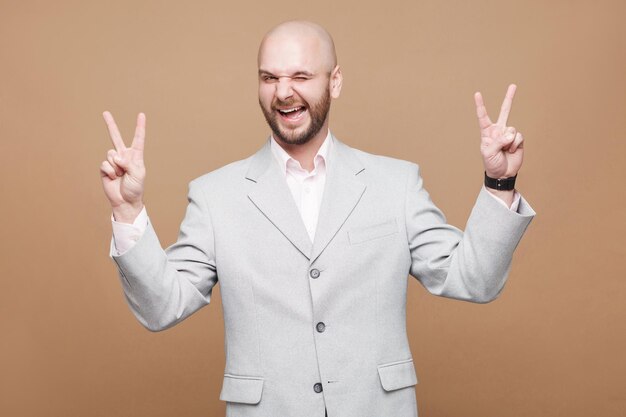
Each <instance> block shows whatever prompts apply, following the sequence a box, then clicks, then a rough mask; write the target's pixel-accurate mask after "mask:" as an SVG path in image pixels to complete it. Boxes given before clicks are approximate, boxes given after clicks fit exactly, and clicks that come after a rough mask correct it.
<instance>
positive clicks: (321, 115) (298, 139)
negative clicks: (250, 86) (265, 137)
mask: <svg viewBox="0 0 626 417" xmlns="http://www.w3.org/2000/svg"><path fill="white" fill-rule="evenodd" d="M330 101H331V100H330V90H329V89H328V88H327V89H326V91H325V92H324V95H323V96H322V98H321V99H320V100H319V101H318V102H317V103H315V104H314V105H313V106H312V107H311V106H308V105H307V111H308V112H309V115H310V117H311V123H310V124H309V127H308V128H307V129H306V130H305V131H304V132H302V133H301V134H300V135H297V136H296V135H295V134H293V133H292V134H289V133H286V132H282V131H281V130H280V126H279V125H278V121H277V118H278V117H280V116H279V115H277V114H276V112H275V111H274V109H270V110H269V112H268V111H267V110H266V109H265V107H263V104H261V101H260V100H259V105H260V106H261V110H262V111H263V116H265V121H267V124H268V125H269V126H270V128H271V129H272V133H273V134H274V139H277V140H280V141H282V142H284V143H287V144H290V145H304V144H305V143H307V142H308V141H310V140H311V139H313V138H314V137H315V135H317V134H318V133H319V131H320V129H321V128H322V126H324V122H325V121H326V118H327V117H328V112H329V111H330ZM291 104H292V103H291V102H282V103H277V104H276V106H281V107H286V106H289V105H291ZM273 106H274V105H273Z"/></svg>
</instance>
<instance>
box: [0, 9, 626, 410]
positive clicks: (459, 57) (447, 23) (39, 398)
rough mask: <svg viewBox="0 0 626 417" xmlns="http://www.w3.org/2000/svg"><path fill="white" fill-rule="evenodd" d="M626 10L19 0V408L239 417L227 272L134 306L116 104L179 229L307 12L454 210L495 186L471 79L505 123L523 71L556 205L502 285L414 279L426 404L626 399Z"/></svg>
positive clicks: (249, 131)
mask: <svg viewBox="0 0 626 417" xmlns="http://www.w3.org/2000/svg"><path fill="white" fill-rule="evenodd" d="M625 12H626V7H625V6H624V2H623V1H620V0H616V1H553V2H547V3H546V2H542V1H541V2H540V1H517V2H502V1H496V0H492V1H487V0H480V1H471V2H465V1H456V2H451V1H434V0H431V1H404V2H399V1H395V2H394V1H386V2H376V1H352V2H347V1H338V0H336V1H318V2H295V3H294V2H284V1H273V0H271V1H262V2H254V3H253V2H237V1H228V2H209V1H179V2H174V1H171V2H167V1H106V2H95V1H94V2H87V1H69V0H59V1H57V2H48V1H40V2H35V1H19V2H18V1H13V2H9V1H0V64H1V66H0V77H1V78H0V81H1V82H0V157H1V163H0V170H1V172H0V174H1V177H0V178H1V180H0V181H1V182H0V184H1V190H0V191H1V197H0V198H1V199H2V200H1V204H0V210H1V216H0V227H1V230H2V239H1V241H0V242H1V243H0V245H1V246H0V257H1V258H0V261H1V278H0V279H1V281H0V415H2V416H133V417H135V416H218V415H223V413H224V403H222V402H220V401H219V400H218V396H219V390H220V388H221V376H222V371H223V366H224V355H223V324H222V317H221V306H220V299H219V286H218V287H217V290H216V291H215V292H214V294H215V298H214V301H213V302H212V304H211V305H210V306H208V307H207V308H205V309H203V310H201V311H200V312H198V313H197V314H195V315H194V316H192V317H191V318H190V319H188V320H186V321H185V322H183V323H181V324H180V325H178V326H176V327H175V328H173V329H171V330H168V331H166V332H163V333H156V334H154V333H150V332H148V331H146V330H144V329H143V328H142V327H141V326H140V325H139V324H138V322H136V321H135V319H134V318H133V316H132V314H131V313H130V311H129V309H128V308H127V306H126V304H125V301H124V298H123V296H122V290H121V287H120V285H119V282H118V278H117V276H116V272H115V268H114V264H113V262H112V261H111V260H110V259H109V258H108V245H109V239H110V222H109V214H110V211H109V208H108V206H107V202H106V200H105V197H104V195H103V193H102V189H101V184H100V179H99V174H98V167H99V165H100V162H101V161H102V160H103V158H104V155H105V152H106V150H107V149H109V148H110V143H109V139H108V136H107V133H106V129H105V127H104V123H103V121H102V119H101V113H102V111H103V110H110V111H112V112H113V114H114V116H115V117H116V118H117V120H118V122H119V124H120V127H121V129H122V132H123V133H124V134H125V135H127V136H128V135H131V133H132V130H133V127H134V119H135V116H136V114H137V112H139V111H144V112H146V114H147V117H148V138H147V143H146V146H147V148H146V160H147V166H148V183H147V194H146V201H147V207H148V211H149V214H150V216H151V219H152V221H153V222H154V224H155V225H156V227H157V230H158V233H159V236H160V238H161V241H162V243H163V244H170V243H172V242H173V240H174V239H175V238H176V235H177V232H178V225H179V223H180V220H181V219H182V216H183V213H184V210H185V206H186V192H187V183H188V182H189V181H190V180H191V179H193V178H195V177H197V176H198V175H200V174H202V173H204V172H207V171H210V170H213V169H215V168H218V167H220V166H222V165H224V164H226V163H228V162H230V161H233V160H236V159H241V158H244V157H246V156H248V155H249V154H251V153H252V152H254V151H255V150H256V149H257V148H259V147H260V146H261V144H262V143H263V141H264V140H265V138H266V136H267V133H268V129H267V127H266V126H265V123H264V120H263V118H262V115H261V112H260V110H259V108H258V103H257V97H256V94H257V92H256V83H257V81H256V61H255V60H256V49H257V46H258V42H259V40H260V38H261V36H262V35H263V33H264V32H265V31H266V30H267V29H268V28H269V27H271V26H273V25H275V24H276V23H278V22H281V21H283V20H286V19H289V18H294V17H299V18H307V19H312V20H315V21H317V22H319V23H321V24H323V25H324V26H326V27H327V28H328V29H329V30H330V31H331V33H332V34H333V35H334V37H335V40H336V43H337V49H338V53H339V58H340V64H341V65H342V68H343V73H344V77H345V83H344V90H343V92H342V97H341V98H340V99H339V100H338V101H336V102H335V103H334V104H333V106H334V107H333V112H332V120H331V128H332V130H333V132H334V133H335V134H336V135H337V136H338V137H339V138H340V139H342V140H343V141H344V142H346V143H348V144H350V145H352V146H355V147H358V148H360V149H363V150H366V151H369V152H374V153H380V154H385V155H390V156H394V157H399V158H403V159H409V160H411V161H415V162H417V163H419V164H420V165H421V167H422V170H423V171H422V174H423V177H424V179H425V185H426V187H427V189H428V190H429V191H430V193H431V195H432V197H433V199H434V201H435V202H436V203H437V204H438V205H439V206H440V207H441V208H442V210H443V211H444V212H445V213H446V215H447V217H448V220H449V222H450V223H452V224H455V225H457V226H459V227H463V226H464V223H465V220H466V219H467V216H468V214H469V210H470V208H471V207H472V205H473V203H474V200H475V198H476V196H477V193H478V191H479V188H480V186H481V181H482V177H481V175H482V161H481V158H480V154H479V150H478V144H479V137H478V128H477V123H476V120H475V115H474V104H473V99H472V94H473V92H474V91H476V90H481V91H482V92H483V94H484V96H485V100H486V103H487V109H488V110H489V111H490V113H491V115H492V118H495V117H497V112H498V109H499V106H500V102H501V99H502V97H503V95H504V92H505V90H506V86H507V85H508V83H509V82H516V83H517V84H518V86H519V87H518V94H517V97H516V99H515V103H514V107H513V111H512V113H511V117H510V119H509V122H510V124H511V125H514V126H516V127H517V128H518V129H519V130H520V131H522V132H523V133H524V136H525V139H526V142H525V146H526V159H525V161H524V165H523V167H522V170H521V172H520V175H519V179H518V189H519V190H520V191H521V192H522V193H523V195H524V196H525V197H526V198H527V199H528V201H529V202H530V203H531V204H532V205H533V207H534V208H535V209H536V211H537V212H538V216H537V217H536V218H535V220H534V221H533V223H532V224H531V226H530V228H529V229H528V232H527V234H526V235H525V236H524V238H523V240H522V242H521V244H520V246H519V248H518V250H517V252H516V254H515V259H514V264H513V268H512V271H511V274H510V278H509V283H508V284H507V287H506V288H505V291H504V293H503V294H502V296H501V297H500V298H499V299H498V300H496V301H495V302H493V303H491V304H487V305H474V304H469V303H463V302H458V301H452V300H446V299H442V298H437V297H433V296H431V295H429V294H428V293H427V292H426V291H425V290H424V289H423V288H422V287H421V286H420V285H419V283H418V282H417V281H415V280H414V279H411V280H410V285H409V287H410V288H409V290H410V291H409V299H408V307H409V308H408V312H409V319H408V326H409V334H410V342H411V347H412V351H413V354H414V358H415V362H416V365H417V372H418V377H419V379H420V384H419V385H418V386H417V397H418V403H419V411H420V416H423V417H450V416H464V417H468V416H469V417H471V416H476V417H479V416H480V417H486V416H487V417H488V416H494V417H495V416H568V417H573V416H590V415H594V416H624V415H626V360H625V359H624V351H625V349H626V334H625V331H624V319H625V318H626V317H625V316H626V314H625V313H626V307H625V303H624V299H625V295H626V285H625V284H624V280H625V279H626V268H625V266H624V258H625V256H626V245H625V244H624V236H626V221H625V220H624V212H625V210H624V205H625V204H626V197H625V193H624V190H625V188H626V187H625V186H624V180H625V179H626V176H625V175H624V165H625V162H626V158H625V155H626V145H625V143H624V140H625V139H626V137H625V133H624V132H625V131H626V129H625V128H624V115H626V82H625V77H624V74H626V65H625V63H626V48H625V43H626V29H625V26H624V17H625V16H626V13H625ZM303 417H304V416H303ZM381 417H387V416H381ZM389 417H391V416H389Z"/></svg>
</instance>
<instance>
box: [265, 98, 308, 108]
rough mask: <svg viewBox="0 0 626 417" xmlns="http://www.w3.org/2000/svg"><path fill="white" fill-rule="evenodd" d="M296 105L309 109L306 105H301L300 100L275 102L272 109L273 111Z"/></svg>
mask: <svg viewBox="0 0 626 417" xmlns="http://www.w3.org/2000/svg"><path fill="white" fill-rule="evenodd" d="M294 104H297V105H298V106H303V107H308V106H307V104H306V103H299V102H298V100H285V101H283V100H275V101H274V102H273V103H272V108H273V109H277V108H279V107H283V108H284V107H291V106H293V105H294Z"/></svg>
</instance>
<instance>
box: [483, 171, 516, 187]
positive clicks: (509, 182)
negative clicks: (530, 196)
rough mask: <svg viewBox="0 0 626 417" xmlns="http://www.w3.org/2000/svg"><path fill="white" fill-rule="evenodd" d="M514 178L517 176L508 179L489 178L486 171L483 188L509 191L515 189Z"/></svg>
mask: <svg viewBox="0 0 626 417" xmlns="http://www.w3.org/2000/svg"><path fill="white" fill-rule="evenodd" d="M516 178H517V174H515V176H514V177H509V178H491V177H488V176H487V171H485V187H488V188H493V189H494V190H501V191H509V190H512V189H514V188H515V179H516Z"/></svg>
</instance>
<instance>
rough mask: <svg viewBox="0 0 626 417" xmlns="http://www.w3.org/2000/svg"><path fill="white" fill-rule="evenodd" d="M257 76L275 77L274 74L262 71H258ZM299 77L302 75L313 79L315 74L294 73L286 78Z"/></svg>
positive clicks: (306, 72) (305, 72)
mask: <svg viewBox="0 0 626 417" xmlns="http://www.w3.org/2000/svg"><path fill="white" fill-rule="evenodd" d="M259 75H271V76H273V77H276V75H275V74H272V73H271V72H269V71H267V70H264V69H260V70H259ZM300 75H304V76H307V77H313V76H314V75H315V74H313V73H311V72H308V71H296V72H294V73H293V74H291V75H288V77H297V76H300Z"/></svg>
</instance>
